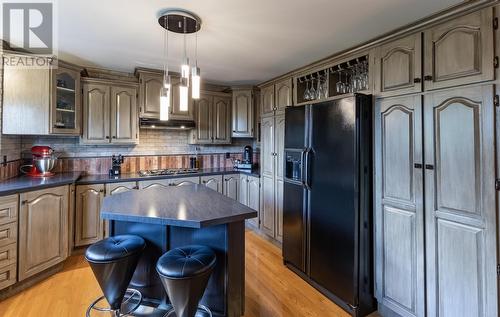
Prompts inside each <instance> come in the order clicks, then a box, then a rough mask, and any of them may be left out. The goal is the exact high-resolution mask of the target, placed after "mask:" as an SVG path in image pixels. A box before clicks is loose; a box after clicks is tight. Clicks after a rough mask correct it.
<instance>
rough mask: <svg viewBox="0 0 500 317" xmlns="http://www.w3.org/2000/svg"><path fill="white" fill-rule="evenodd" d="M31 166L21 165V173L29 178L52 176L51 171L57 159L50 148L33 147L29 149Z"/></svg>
mask: <svg viewBox="0 0 500 317" xmlns="http://www.w3.org/2000/svg"><path fill="white" fill-rule="evenodd" d="M31 156H32V158H31V159H32V162H33V163H32V164H27V165H22V166H21V167H20V170H21V172H23V173H25V174H26V175H28V176H31V177H50V176H53V175H54V173H52V172H51V171H52V169H53V168H54V167H55V166H56V162H57V157H56V156H55V155H54V149H52V148H51V147H50V146H40V145H37V146H33V147H32V148H31Z"/></svg>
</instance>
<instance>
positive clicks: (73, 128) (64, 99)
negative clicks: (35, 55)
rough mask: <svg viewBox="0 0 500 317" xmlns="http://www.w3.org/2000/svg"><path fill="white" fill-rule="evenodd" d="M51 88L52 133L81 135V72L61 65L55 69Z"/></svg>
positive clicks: (50, 128)
mask: <svg viewBox="0 0 500 317" xmlns="http://www.w3.org/2000/svg"><path fill="white" fill-rule="evenodd" d="M59 81H60V83H59ZM51 90H52V91H51V102H50V108H51V109H50V126H49V130H50V133H51V134H65V135H80V133H81V121H82V113H81V111H82V107H81V97H82V94H81V88H80V72H78V71H75V70H72V69H67V68H64V67H61V66H59V67H58V68H56V69H54V70H53V71H52V84H51Z"/></svg>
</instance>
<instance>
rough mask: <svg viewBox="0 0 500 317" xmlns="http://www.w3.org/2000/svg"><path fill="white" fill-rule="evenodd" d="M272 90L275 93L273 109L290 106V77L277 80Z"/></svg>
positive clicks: (283, 109)
mask: <svg viewBox="0 0 500 317" xmlns="http://www.w3.org/2000/svg"><path fill="white" fill-rule="evenodd" d="M274 87H275V88H274V91H275V93H276V97H275V99H276V100H275V101H276V105H275V107H276V108H275V110H277V111H285V108H286V107H290V106H292V105H293V101H292V95H293V89H292V78H291V77H290V78H287V79H284V80H281V81H279V82H277V83H276V84H275V86H274Z"/></svg>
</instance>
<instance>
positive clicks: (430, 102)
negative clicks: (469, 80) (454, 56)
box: [424, 85, 498, 317]
mask: <svg viewBox="0 0 500 317" xmlns="http://www.w3.org/2000/svg"><path fill="white" fill-rule="evenodd" d="M493 95H494V92H493V86H491V85H488V86H482V87H471V88H459V89H455V90H449V91H443V92H436V93H434V94H430V95H427V96H425V103H424V109H425V110H424V129H425V130H424V140H425V141H424V144H425V151H424V152H425V160H424V163H425V164H426V165H425V166H426V169H425V212H426V217H425V222H426V227H425V229H426V241H425V243H426V250H427V253H426V264H427V266H426V278H427V283H426V293H427V305H428V309H427V315H428V316H445V317H448V316H450V317H451V316H498V307H497V304H498V292H497V290H498V285H497V284H498V278H497V273H496V272H497V271H496V270H497V244H496V231H497V225H496V224H497V218H496V202H495V186H494V184H495V143H494V142H495V136H494V123H495V121H494V106H493Z"/></svg>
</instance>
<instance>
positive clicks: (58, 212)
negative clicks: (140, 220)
mask: <svg viewBox="0 0 500 317" xmlns="http://www.w3.org/2000/svg"><path fill="white" fill-rule="evenodd" d="M68 198H69V193H68V186H62V187H55V188H49V189H44V190H38V191H34V192H27V193H23V194H21V195H20V200H21V211H20V213H19V280H20V281H21V280H24V279H26V278H28V277H30V276H33V275H35V274H36V273H39V272H42V271H43V270H45V269H47V268H49V267H51V266H53V265H55V264H57V263H59V262H62V261H63V260H64V259H66V257H67V256H68V211H69V210H68Z"/></svg>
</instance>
